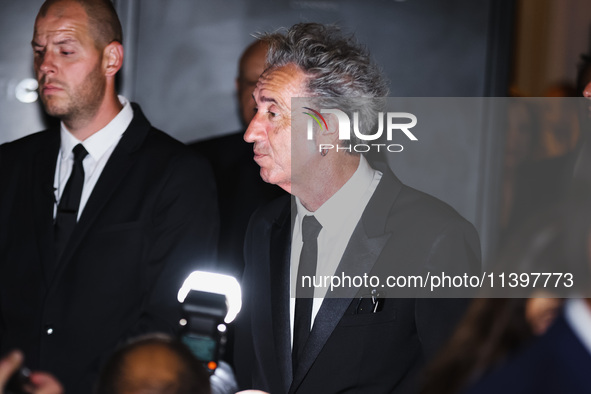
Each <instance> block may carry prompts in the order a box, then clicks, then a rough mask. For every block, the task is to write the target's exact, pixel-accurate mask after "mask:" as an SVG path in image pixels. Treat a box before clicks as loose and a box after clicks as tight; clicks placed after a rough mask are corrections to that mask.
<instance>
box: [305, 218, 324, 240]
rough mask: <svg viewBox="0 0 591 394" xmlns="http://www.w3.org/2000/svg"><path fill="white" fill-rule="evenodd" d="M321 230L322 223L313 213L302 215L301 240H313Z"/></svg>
mask: <svg viewBox="0 0 591 394" xmlns="http://www.w3.org/2000/svg"><path fill="white" fill-rule="evenodd" d="M320 230H322V225H321V224H320V223H319V222H318V220H316V217H315V216H313V215H308V216H304V220H302V241H304V242H307V241H314V240H316V238H318V234H319V233H320Z"/></svg>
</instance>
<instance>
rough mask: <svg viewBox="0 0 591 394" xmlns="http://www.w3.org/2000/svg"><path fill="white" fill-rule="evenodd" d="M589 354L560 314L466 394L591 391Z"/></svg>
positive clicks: (573, 392) (580, 393)
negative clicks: (530, 341) (534, 338)
mask: <svg viewBox="0 0 591 394" xmlns="http://www.w3.org/2000/svg"><path fill="white" fill-rule="evenodd" d="M589 371H591V354H590V353H589V351H588V350H587V349H586V348H585V346H584V345H583V344H582V343H581V341H580V340H579V338H578V337H577V336H576V335H575V333H574V332H573V330H572V329H571V327H570V325H569V324H568V322H567V321H566V319H565V318H564V316H560V317H559V318H557V320H556V322H555V323H554V324H553V325H552V327H550V329H549V330H548V332H546V334H544V335H543V336H542V337H540V338H537V339H536V340H534V342H533V343H531V344H529V346H527V347H526V348H525V349H523V350H522V351H521V352H519V353H518V354H516V355H515V356H513V357H512V358H511V359H509V360H508V361H507V362H506V363H504V364H503V365H502V366H500V367H499V368H497V369H496V370H494V371H492V372H490V373H489V374H488V375H486V376H484V377H483V378H482V379H481V380H480V381H479V382H477V383H476V384H474V385H473V386H472V387H471V388H470V389H468V390H467V391H465V394H488V393H490V394H493V393H494V394H497V393H503V394H512V393H515V394H583V393H589V392H591V382H590V381H589Z"/></svg>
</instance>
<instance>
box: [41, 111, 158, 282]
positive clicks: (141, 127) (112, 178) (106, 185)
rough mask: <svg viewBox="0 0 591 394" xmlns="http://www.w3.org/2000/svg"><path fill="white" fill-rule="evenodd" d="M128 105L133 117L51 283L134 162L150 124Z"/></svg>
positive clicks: (90, 199) (91, 195)
mask: <svg viewBox="0 0 591 394" xmlns="http://www.w3.org/2000/svg"><path fill="white" fill-rule="evenodd" d="M132 105H133V111H134V117H133V120H132V121H131V124H130V125H129V127H128V128H127V130H126V131H125V132H124V133H123V136H122V137H121V140H120V141H119V143H118V144H117V146H116V147H115V150H114V151H113V153H112V154H111V157H110V158H109V160H108V161H107V164H106V165H105V168H104V169H103V172H102V173H101V175H100V177H99V179H98V181H97V183H96V185H95V186H94V189H93V190H92V193H91V194H90V197H89V198H88V202H87V203H86V206H85V207H84V211H83V212H82V215H81V216H80V220H79V221H78V223H77V224H76V227H75V230H74V232H73V233H72V236H71V238H70V240H69V241H68V244H67V245H66V248H65V249H64V252H63V255H62V258H61V259H60V261H59V262H58V269H57V272H56V275H55V277H54V280H53V282H52V285H53V286H54V285H55V283H56V282H57V279H58V278H59V276H60V275H61V273H62V272H63V269H64V267H65V266H66V265H67V264H68V262H69V261H70V260H71V258H72V256H73V254H74V252H75V250H76V249H77V248H78V246H79V245H80V243H81V242H82V240H83V239H84V237H85V235H86V233H87V232H88V230H89V228H90V227H91V226H92V224H93V223H94V221H95V220H96V218H97V217H98V215H99V213H100V212H101V210H102V208H103V207H104V206H105V204H106V203H107V202H108V201H109V199H110V197H111V195H112V194H113V192H114V191H115V190H117V189H118V187H119V184H120V183H121V182H122V181H123V179H124V178H125V176H126V175H127V173H128V171H129V169H130V168H131V167H132V165H133V164H134V162H135V157H134V155H133V153H134V152H135V151H136V150H137V149H138V148H139V147H140V146H141V144H142V142H143V141H144V139H145V138H146V136H147V134H148V131H149V129H150V127H151V126H150V123H149V122H148V120H147V119H146V118H145V116H144V114H143V113H142V111H141V109H140V108H139V107H138V106H137V105H135V104H132Z"/></svg>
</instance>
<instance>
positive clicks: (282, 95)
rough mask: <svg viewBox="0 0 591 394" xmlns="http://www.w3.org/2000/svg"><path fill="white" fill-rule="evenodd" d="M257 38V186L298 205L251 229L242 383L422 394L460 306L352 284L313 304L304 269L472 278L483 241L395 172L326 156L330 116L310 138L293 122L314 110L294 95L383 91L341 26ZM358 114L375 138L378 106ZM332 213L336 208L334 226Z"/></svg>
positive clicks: (240, 344) (331, 134)
mask: <svg viewBox="0 0 591 394" xmlns="http://www.w3.org/2000/svg"><path fill="white" fill-rule="evenodd" d="M262 40H263V41H266V42H268V43H269V46H270V49H269V51H270V54H269V56H268V59H269V63H268V65H267V66H268V68H267V70H266V71H265V72H264V73H263V75H261V77H260V79H259V82H258V83H257V87H256V89H255V92H254V97H255V101H256V104H257V115H256V116H255V117H254V119H253V120H252V122H251V123H250V126H249V128H248V130H247V132H246V134H245V140H246V141H248V142H253V143H254V147H253V150H254V155H255V161H256V162H257V163H258V164H259V166H260V167H261V177H262V178H263V179H264V180H265V181H267V182H270V183H275V184H278V185H280V186H281V187H282V188H284V189H285V190H287V191H288V192H290V193H291V194H292V197H291V198H289V197H285V198H280V199H278V200H275V201H273V202H272V203H270V204H269V205H268V206H266V207H263V208H261V209H259V210H258V211H257V212H255V214H254V215H253V217H252V218H251V221H250V224H249V229H248V231H247V236H246V240H245V261H246V268H245V274H244V278H243V294H244V307H243V311H242V312H241V321H240V325H239V327H238V329H237V333H238V334H237V340H236V346H237V353H236V356H235V357H236V358H235V359H236V371H237V373H238V376H239V378H240V380H241V383H242V385H243V386H244V388H255V389H259V390H264V391H267V392H271V393H409V392H410V393H412V392H416V391H417V389H418V385H417V379H418V374H419V371H420V369H421V367H422V366H423V364H424V363H425V361H426V360H427V359H428V358H429V357H430V356H432V355H433V353H434V352H435V351H436V350H437V348H438V347H439V346H440V345H441V344H442V343H443V341H444V340H445V339H446V337H447V335H449V334H450V332H451V330H452V328H453V327H454V325H455V322H456V321H457V319H458V318H459V316H460V315H461V313H462V312H463V306H464V303H463V302H461V301H457V300H449V299H420V298H388V297H387V294H385V293H387V292H388V291H389V290H385V289H384V288H381V287H379V288H377V289H371V288H364V287H362V288H356V287H354V286H348V287H347V286H344V287H342V288H339V289H338V290H337V293H336V294H337V295H338V297H334V294H333V296H331V297H326V298H324V299H319V300H314V301H307V300H308V298H309V297H310V295H309V294H308V295H304V294H305V292H304V291H303V289H302V287H301V286H299V285H297V284H298V283H299V282H300V279H301V276H300V272H301V271H302V270H308V269H309V267H310V263H309V260H314V263H315V264H316V266H315V267H313V271H312V272H315V273H316V274H317V275H318V274H319V272H324V273H325V272H326V267H327V265H329V264H331V263H334V262H336V264H335V266H334V269H333V271H332V272H331V274H334V275H336V276H339V277H340V276H341V274H345V275H347V276H350V277H354V276H363V275H364V274H367V275H368V276H372V275H376V276H379V277H380V278H382V280H384V279H385V278H386V275H393V274H404V273H408V272H413V273H425V272H427V271H441V269H442V268H443V269H444V268H445V267H450V268H451V267H452V266H453V269H454V270H456V272H458V271H459V272H463V273H468V274H472V273H477V272H478V271H479V268H480V247H479V241H478V236H477V234H476V231H475V230H474V227H473V226H472V225H471V224H470V223H468V222H467V221H466V220H465V219H463V218H462V217H461V216H460V215H458V213H457V212H455V211H454V210H453V209H452V208H451V207H449V206H448V205H446V204H445V203H443V202H441V201H439V200H437V199H435V198H434V197H431V196H429V195H426V194H424V193H422V192H419V191H417V190H414V189H412V188H409V187H407V186H405V185H403V184H402V183H401V182H400V181H399V180H398V179H397V178H396V176H395V175H394V174H393V173H392V172H391V171H390V169H389V168H388V167H387V166H382V165H381V164H379V163H376V164H373V168H372V167H371V166H370V165H369V164H368V162H367V161H366V159H365V158H363V157H361V156H360V155H358V154H354V153H349V152H347V151H345V150H341V151H339V152H337V151H336V150H334V149H333V150H330V149H327V148H323V146H321V144H327V145H325V146H328V145H333V146H335V145H336V144H337V143H339V144H340V145H343V144H344V143H345V142H344V141H339V140H338V134H339V133H338V122H336V120H335V119H334V118H331V117H329V116H325V118H326V119H325V120H326V122H327V124H325V125H323V126H322V125H321V126H320V127H318V128H317V127H315V126H314V129H315V132H314V138H313V140H308V139H307V138H306V123H305V121H304V122H302V121H300V120H298V119H296V116H297V114H299V113H301V112H303V111H307V112H311V110H310V108H306V107H302V106H301V104H300V103H294V102H292V101H291V98H292V97H315V98H318V97H320V98H322V97H335V96H336V97H380V96H385V95H387V88H386V85H385V82H384V80H383V78H382V76H381V73H380V71H379V70H378V68H377V67H376V66H375V65H374V64H373V63H372V62H371V61H370V60H369V55H368V54H367V52H366V51H364V50H363V49H362V48H360V47H359V45H358V44H357V43H355V42H354V40H353V39H351V38H344V37H343V36H342V35H341V33H340V32H339V31H338V29H336V28H334V27H325V26H322V25H318V24H299V25H295V26H293V27H292V28H290V29H288V30H287V32H286V33H285V35H283V34H281V33H274V34H268V35H265V36H263V37H262ZM329 108H332V107H329ZM363 110H364V111H361V110H360V112H359V113H360V114H361V115H360V117H364V116H367V118H362V119H361V124H364V125H366V126H367V128H368V129H369V130H373V129H374V128H373V127H372V126H373V123H376V122H375V120H373V121H370V120H369V119H377V117H376V112H377V108H376V107H373V106H372V104H371V103H370V104H369V105H364V106H363ZM354 143H356V142H355V141H352V142H351V144H354ZM357 143H358V142H357ZM325 146H324V147H325ZM360 189H361V190H360ZM343 193H345V194H343ZM353 195H356V197H352V196H353ZM327 210H331V211H332V212H333V214H332V216H331V215H328V221H327V215H326V212H327ZM349 215H358V216H354V217H353V218H354V220H353V219H350V218H349ZM337 217H338V220H341V221H342V222H343V226H342V228H337V229H336V234H337V237H336V238H334V237H333V238H330V236H331V233H330V231H333V232H334V231H335V230H334V229H333V230H331V223H330V220H331V219H333V220H337ZM357 217H358V219H357ZM310 218H314V219H312V220H310ZM314 220H316V221H317V222H319V225H320V227H319V226H318V224H316V225H313V227H315V228H316V231H315V232H314V234H313V235H310V234H308V232H307V230H306V227H307V223H311V222H312V223H313V221H314ZM348 220H350V223H352V226H350V225H348V224H347V223H348V222H347V221H348ZM300 229H301V231H300ZM323 232H324V234H325V235H324V237H325V238H323ZM300 233H301V236H300ZM342 233H344V234H346V235H344V236H345V237H346V238H345V239H344V241H345V242H344V246H343V250H342V251H339V250H336V247H335V245H336V244H339V243H340V242H341V241H343V239H338V235H340V234H342ZM327 237H328V238H327ZM331 240H332V241H334V242H332V241H331ZM310 242H311V243H310ZM310 245H312V246H310ZM310 251H312V252H310ZM335 256H342V257H338V259H336V261H335ZM312 266H313V264H312ZM314 270H315V271H314ZM408 270H410V271H408ZM312 275H314V274H312ZM382 283H384V282H382ZM372 290H376V291H377V293H373V292H372ZM300 292H301V293H300ZM300 294H301V295H302V296H300ZM316 294H317V293H316ZM384 294H385V295H384ZM407 294H408V293H407ZM294 295H296V297H295V300H294V299H293V296H294ZM306 297H308V298H306ZM302 301H304V302H302ZM302 322H303V324H302Z"/></svg>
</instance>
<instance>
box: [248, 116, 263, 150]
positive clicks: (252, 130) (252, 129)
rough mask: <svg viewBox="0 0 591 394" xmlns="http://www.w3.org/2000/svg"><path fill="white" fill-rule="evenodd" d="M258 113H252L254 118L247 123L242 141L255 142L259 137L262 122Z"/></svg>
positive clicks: (261, 130) (261, 131)
mask: <svg viewBox="0 0 591 394" xmlns="http://www.w3.org/2000/svg"><path fill="white" fill-rule="evenodd" d="M260 116H261V115H260V113H259V112H257V113H256V114H254V118H252V120H251V121H250V123H249V124H248V128H247V129H246V132H245V133H244V141H246V142H251V143H252V142H255V141H257V140H258V139H260V138H261V136H262V133H263V127H262V123H261V121H260Z"/></svg>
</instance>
